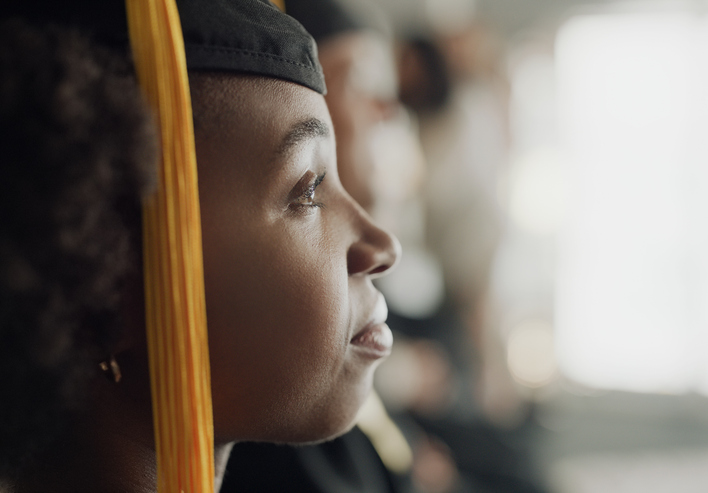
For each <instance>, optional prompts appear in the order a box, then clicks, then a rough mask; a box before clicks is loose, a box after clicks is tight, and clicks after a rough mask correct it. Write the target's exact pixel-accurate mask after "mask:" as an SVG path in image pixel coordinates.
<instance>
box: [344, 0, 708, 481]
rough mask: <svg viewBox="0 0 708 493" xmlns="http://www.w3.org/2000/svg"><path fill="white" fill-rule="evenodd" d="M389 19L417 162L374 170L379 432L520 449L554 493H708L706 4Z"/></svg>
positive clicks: (465, 0)
mask: <svg viewBox="0 0 708 493" xmlns="http://www.w3.org/2000/svg"><path fill="white" fill-rule="evenodd" d="M348 3H350V4H353V5H358V6H361V5H360V4H361V2H356V1H355V0H350V1H349V2H348ZM376 4H377V5H378V7H379V8H381V9H383V11H384V12H385V16H386V18H387V22H388V25H389V28H388V29H389V30H390V34H391V35H392V37H393V38H394V39H395V40H396V43H395V50H394V51H395V53H394V55H395V58H396V60H397V63H398V77H399V87H400V94H401V99H402V102H403V103H404V104H405V105H406V107H407V110H406V111H405V112H403V113H402V114H400V115H398V116H397V117H396V118H397V120H398V121H400V120H404V121H405V124H404V126H405V128H407V129H408V130H409V131H410V133H411V134H412V135H414V136H415V137H416V139H418V143H417V144H416V146H417V147H416V146H410V142H408V143H407V144H406V145H405V146H401V147H399V148H397V147H396V145H395V143H400V142H401V141H402V140H401V139H405V138H410V136H408V137H406V135H404V134H405V132H403V133H401V131H400V128H401V127H400V126H398V127H391V128H389V133H388V134H385V132H384V134H382V135H387V137H386V138H382V139H381V140H382V141H383V143H380V144H379V145H380V148H379V150H378V151H377V152H378V155H379V156H383V157H386V158H387V159H383V158H382V164H381V166H380V169H379V170H378V171H377V173H378V175H377V177H378V178H377V183H378V186H379V188H380V190H379V195H380V197H382V199H381V201H380V203H378V204H376V206H375V207H373V211H374V214H375V215H377V216H378V218H379V219H380V220H382V221H384V222H385V223H386V224H387V225H388V226H389V227H390V228H391V229H393V230H394V231H395V232H396V233H397V234H398V236H399V237H400V238H401V241H402V243H403V245H404V255H403V259H402V262H401V266H400V268H399V269H398V270H397V271H396V272H395V273H394V274H393V275H392V276H390V277H388V278H385V279H382V283H381V284H380V288H381V289H382V291H384V293H385V294H386V297H387V300H388V302H389V307H390V309H391V318H390V325H391V327H392V328H393V329H395V330H396V331H397V332H398V337H397V343H396V344H397V345H396V348H395V350H394V354H393V355H392V357H391V358H390V360H389V361H388V362H387V363H386V364H385V365H384V366H382V367H381V368H380V370H379V372H378V374H377V389H378V391H379V393H380V395H381V397H382V400H383V401H384V403H385V404H386V405H387V408H388V409H389V410H390V411H391V412H392V414H393V415H394V416H395V413H396V412H397V411H406V412H413V413H414V414H415V415H416V416H418V417H419V418H420V420H423V422H424V420H425V419H429V420H431V422H432V421H435V422H438V421H440V420H442V419H445V420H448V421H450V420H453V421H455V422H469V420H475V421H478V422H489V423H491V424H492V425H493V426H494V427H495V429H498V430H506V431H507V432H508V433H509V434H510V436H511V435H513V436H514V437H515V439H518V440H521V442H519V443H523V444H524V446H525V447H527V449H528V451H529V457H530V460H531V462H532V463H533V464H534V466H535V467H537V468H538V470H539V471H540V474H541V475H542V478H543V481H544V482H545V484H546V485H547V487H548V489H549V490H550V491H552V492H556V493H607V492H617V493H625V492H626V493H630V492H632V493H634V492H637V493H639V492H642V493H654V492H656V493H659V492H686V493H688V492H705V491H708V399H707V398H706V396H707V395H708V357H707V356H708V2H706V1H671V2H669V1H656V2H644V1H638V2H634V1H633V2H625V1H615V0H597V1H592V0H587V1H576V0H379V1H377V2H376ZM397 129H398V130H397ZM397 139H398V140H397ZM412 147H413V148H414V149H413V151H411V148H412ZM404 148H405V149H406V150H405V152H403V151H400V152H399V151H397V149H404ZM402 157H404V158H405V159H402ZM420 420H419V421H420ZM404 428H405V427H404ZM431 429H434V426H432V425H431V426H429V427H428V428H427V430H428V431H430V430H431ZM404 431H405V429H404ZM519 437H522V438H519ZM443 438H444V440H443V442H444V443H446V444H447V445H445V446H444V447H448V446H449V447H450V448H452V449H453V452H452V455H455V453H456V452H455V446H454V444H453V443H451V442H454V439H452V438H450V437H447V438H445V437H443ZM440 447H443V446H442V445H441V446H440ZM440 447H438V449H440ZM444 447H443V448H444ZM443 452H444V450H443ZM481 453H482V454H484V452H483V451H482V452H481ZM444 455H445V453H443V456H444ZM444 462H445V461H444V460H442V462H440V463H438V468H437V469H435V467H432V466H431V469H430V470H429V471H428V472H427V473H426V472H425V471H423V472H422V473H420V474H422V476H421V477H419V478H418V480H419V481H421V482H422V483H425V481H426V476H425V475H426V474H428V475H429V476H428V477H429V478H435V477H438V478H439V476H440V474H443V473H442V472H441V468H442V469H444V468H445V466H444ZM459 463H460V461H458V466H459ZM440 464H442V465H440ZM420 474H419V475H420ZM436 474H437V475H438V476H436ZM435 484H440V483H439V481H438V483H436V482H435V479H431V480H430V484H429V485H428V491H436V488H435ZM437 491H448V490H445V488H443V487H441V488H438V489H437ZM450 491H452V490H450ZM502 491H503V490H502ZM510 491H511V490H510Z"/></svg>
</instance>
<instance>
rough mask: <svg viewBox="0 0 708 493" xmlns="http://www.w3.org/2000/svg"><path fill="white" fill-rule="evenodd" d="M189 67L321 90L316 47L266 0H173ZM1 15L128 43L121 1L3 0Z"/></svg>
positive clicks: (323, 85)
mask: <svg viewBox="0 0 708 493" xmlns="http://www.w3.org/2000/svg"><path fill="white" fill-rule="evenodd" d="M176 1H177V7H178V9H179V13H180V20H181V23H182V31H183V34H184V44H185V52H186V55H187V68H188V69H189V70H200V71H226V72H236V73H248V74H255V75H263V76H267V77H274V78H277V79H284V80H287V81H290V82H295V83H297V84H301V85H303V86H305V87H309V88H310V89H313V90H315V91H317V92H319V93H324V92H325V83H324V76H323V75H322V68H321V67H320V64H319V61H318V59H317V46H316V44H315V42H314V41H313V39H312V38H311V37H310V35H308V33H307V32H306V31H305V29H304V28H303V27H302V26H301V25H300V24H299V23H298V22H297V21H295V20H294V19H292V18H291V17H289V16H287V15H285V14H283V13H282V12H280V10H278V8H277V7H275V6H274V5H272V4H271V3H269V2H268V1H267V0H176ZM0 16H1V17H2V18H8V17H12V16H19V17H23V18H25V19H27V20H30V21H38V22H52V23H57V24H62V25H67V26H76V27H78V28H80V29H82V30H85V31H88V32H89V33H90V34H92V35H93V37H94V39H95V40H96V41H98V42H101V43H105V44H108V45H114V46H121V45H122V46H126V47H127V45H128V28H127V22H126V15H125V0H64V1H61V0H3V1H2V6H0Z"/></svg>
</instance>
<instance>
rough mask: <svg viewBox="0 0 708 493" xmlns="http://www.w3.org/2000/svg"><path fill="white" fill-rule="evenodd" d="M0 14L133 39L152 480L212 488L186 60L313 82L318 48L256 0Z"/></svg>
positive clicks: (140, 1) (30, 6) (51, 6)
mask: <svg viewBox="0 0 708 493" xmlns="http://www.w3.org/2000/svg"><path fill="white" fill-rule="evenodd" d="M0 16H1V17H2V18H8V17H14V16H19V17H23V18H25V19H28V20H31V21H35V22H50V23H55V24H60V25H63V26H74V27H77V28H79V29H81V30H82V31H84V32H88V33H89V34H90V35H91V36H92V39H94V40H95V41H96V42H98V43H102V44H105V45H108V46H112V47H116V48H118V49H125V48H127V46H128V44H129V45H130V46H131V48H132V54H133V60H134V63H135V68H136V73H137V76H138V80H139V82H140V85H141V86H142V88H143V90H144V92H145V94H146V96H147V99H148V102H149V103H150V105H151V107H152V108H153V110H154V113H155V115H156V120H157V122H158V124H159V131H160V136H161V143H162V160H161V163H160V166H159V176H160V178H159V184H158V190H157V192H156V193H155V194H154V195H153V196H151V197H149V198H147V199H146V200H145V203H144V205H143V241H144V248H143V257H144V272H145V296H146V303H145V305H146V325H147V334H148V354H149V360H150V378H151V388H152V402H153V415H154V423H155V444H156V451H157V464H158V490H159V491H169V492H185V493H186V492H207V491H214V457H213V454H214V444H213V442H214V430H213V416H212V406H211V383H210V368H209V348H208V338H207V326H206V308H205V296H204V274H203V261H202V245H201V224H200V213H199V197H198V189H197V167H196V154H195V149H194V132H193V127H192V112H191V101H190V95H189V85H188V78H187V70H188V69H189V70H200V71H221V72H233V73H246V74H255V75H261V76H266V77H274V78H278V79H283V80H287V81H290V82H294V83H297V84H301V85H303V86H305V87H308V88H310V89H312V90H315V91H317V92H319V93H324V91H325V84H324V77H323V75H322V69H321V67H320V65H319V62H318V60H317V48H316V45H315V43H314V41H313V39H312V38H311V37H310V35H309V34H308V33H307V32H306V31H305V30H304V28H303V27H302V26H301V25H300V24H299V23H298V22H297V21H295V20H294V19H292V18H291V17H289V16H287V15H285V14H283V13H282V12H281V11H280V10H279V9H278V8H276V7H275V6H274V5H273V4H270V3H269V2H267V1H266V0H101V1H96V0H67V1H57V0H3V5H2V6H0Z"/></svg>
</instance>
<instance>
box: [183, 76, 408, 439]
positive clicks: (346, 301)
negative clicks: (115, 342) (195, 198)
mask: <svg viewBox="0 0 708 493" xmlns="http://www.w3.org/2000/svg"><path fill="white" fill-rule="evenodd" d="M192 82H193V88H194V89H195V90H194V91H193V97H194V100H195V101H194V103H195V104H194V106H195V115H196V118H195V121H196V126H197V128H196V139H197V140H196V142H197V161H198V163H199V164H198V166H199V192H200V202H201V210H202V228H203V241H204V267H205V281H206V297H207V320H208V326H209V345H210V355H211V368H212V390H213V399H214V418H215V434H216V441H217V443H218V442H226V441H233V440H240V439H242V440H267V441H277V442H305V441H315V440H322V439H325V438H329V437H332V436H334V435H336V434H339V433H342V432H343V431H345V430H346V429H347V428H348V427H349V426H350V425H351V423H352V422H353V419H354V417H355V415H356V412H357V410H358V409H359V407H360V405H361V403H362V402H363V400H364V398H365V397H366V395H367V394H368V392H369V390H370V386H371V379H372V373H373V371H374V368H375V366H376V363H377V362H378V361H380V359H381V358H382V357H384V356H385V355H387V353H388V352H389V350H390V345H391V336H390V331H389V330H388V327H386V325H385V324H384V320H385V318H386V309H385V303H384V302H383V298H382V296H381V295H380V293H379V292H378V291H377V290H376V289H375V288H374V287H373V285H372V283H371V279H372V278H373V277H375V276H377V275H381V274H382V273H384V272H386V271H388V270H389V269H390V268H391V266H392V265H393V264H394V263H395V262H396V259H397V257H398V254H399V246H398V243H397V241H396V240H395V238H393V237H392V236H391V235H389V234H388V233H386V232H385V231H383V230H381V229H379V228H378V227H376V226H375V225H374V224H372V222H371V220H370V218H369V217H368V216H367V215H366V214H365V213H364V212H363V211H362V209H361V208H360V207H359V206H358V205H357V204H356V203H355V202H354V201H353V200H352V198H351V197H350V196H349V195H348V194H347V193H346V192H345V191H344V189H343V188H342V186H341V184H340V182H339V178H338V176H337V168H336V159H335V154H336V151H335V143H334V135H333V131H332V124H331V121H330V117H329V113H328V111H327V106H326V105H325V101H324V99H323V97H322V96H320V95H319V94H317V93H315V92H313V91H311V90H309V89H306V88H304V87H301V86H299V85H296V84H292V83H288V82H284V81H278V80H274V79H266V78H257V77H234V76H230V77H229V76H223V77H222V76H219V77H217V76H196V77H194V78H193V81H192ZM200 108H203V110H201V109H200ZM215 108H218V109H215Z"/></svg>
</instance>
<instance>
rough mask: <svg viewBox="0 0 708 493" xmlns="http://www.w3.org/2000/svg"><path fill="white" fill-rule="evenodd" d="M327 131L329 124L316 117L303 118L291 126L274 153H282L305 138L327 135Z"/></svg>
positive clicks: (305, 139)
mask: <svg viewBox="0 0 708 493" xmlns="http://www.w3.org/2000/svg"><path fill="white" fill-rule="evenodd" d="M329 132H330V130H329V126H328V125H327V124H326V123H325V122H323V121H322V120H320V119H318V118H310V119H309V120H303V121H301V122H298V123H296V124H295V125H293V126H292V128H291V129H290V131H289V132H288V133H287V135H285V137H283V140H282V141H281V142H280V145H279V146H278V150H277V151H276V153H277V154H279V155H283V154H286V153H288V151H290V150H291V149H292V148H293V147H296V146H298V145H300V144H302V143H303V142H305V141H307V140H310V139H316V138H324V137H329Z"/></svg>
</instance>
